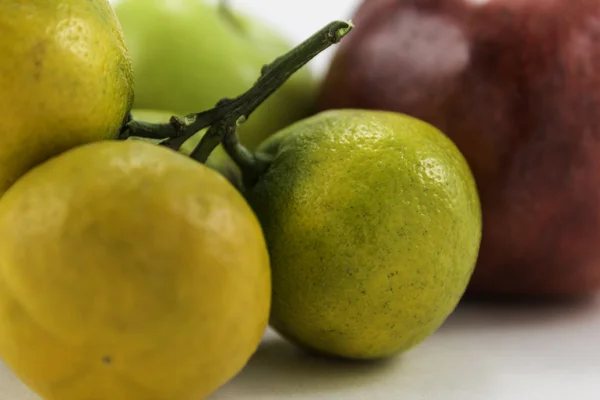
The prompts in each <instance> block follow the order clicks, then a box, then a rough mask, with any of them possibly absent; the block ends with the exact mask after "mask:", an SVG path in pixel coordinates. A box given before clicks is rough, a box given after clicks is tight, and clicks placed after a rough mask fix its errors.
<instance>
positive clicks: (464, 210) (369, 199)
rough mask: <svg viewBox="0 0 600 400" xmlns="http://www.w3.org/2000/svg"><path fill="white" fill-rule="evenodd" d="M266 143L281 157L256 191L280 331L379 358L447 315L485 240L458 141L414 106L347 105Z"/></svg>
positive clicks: (305, 342)
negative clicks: (415, 113)
mask: <svg viewBox="0 0 600 400" xmlns="http://www.w3.org/2000/svg"><path fill="white" fill-rule="evenodd" d="M258 152H259V153H263V156H264V157H269V158H271V159H272V164H271V165H270V167H269V168H268V169H267V170H266V172H265V173H264V174H263V175H262V177H261V179H260V180H259V182H258V183H257V184H256V185H255V186H254V187H253V188H251V189H250V190H249V192H248V193H247V197H248V200H249V201H250V203H251V204H252V206H253V207H254V210H255V212H256V213H257V215H258V217H259V220H260V221H261V223H262V226H263V230H264V232H265V237H266V239H267V244H268V247H269V252H270V255H271V268H272V279H273V299H272V313H271V323H272V325H273V327H274V328H275V329H277V330H278V331H279V332H280V333H282V334H283V335H284V336H285V337H287V338H288V339H290V340H291V341H293V342H295V343H297V344H299V345H300V346H302V347H305V348H307V349H310V350H312V351H315V352H318V353H324V354H329V355H334V356H341V357H347V358H357V359H368V358H380V357H386V356H391V355H393V354H397V353H399V352H401V351H404V350H407V349H409V348H411V347H412V346H414V345H416V344H417V343H419V342H421V341H422V340H424V339H425V338H426V337H428V336H429V335H430V334H432V333H433V332H434V331H435V330H436V329H437V328H438V327H439V326H440V325H441V324H442V323H443V321H444V320H445V319H446V317H447V316H448V315H449V314H450V312H451V311H452V310H453V309H454V308H455V306H456V305H457V303H458V301H459V299H460V298H461V296H462V294H463V292H464V290H465V288H466V286H467V282H468V280H469V278H470V276H471V274H472V271H473V268H474V265H475V261H476V258H477V252H478V249H479V243H480V239H481V212H480V204H479V198H478V195H477V190H476V186H475V182H474V179H473V176H472V175H471V172H470V170H469V167H468V165H467V163H466V162H465V160H464V158H463V156H462V154H461V153H460V152H459V151H458V150H457V148H456V147H455V146H454V144H453V143H452V142H451V141H450V140H449V139H447V138H446V137H445V136H444V135H443V134H442V133H441V132H440V131H438V130H437V129H435V128H434V127H432V126H431V125H428V124H426V123H424V122H422V121H420V120H417V119H414V118H411V117H408V116H405V115H401V114H395V113H389V112H382V111H365V110H337V111H328V112H323V113H320V114H317V115H316V116H314V117H311V118H308V119H305V120H303V121H300V122H297V123H295V124H293V125H291V126H289V127H288V128H286V129H284V130H283V131H281V132H279V133H277V134H275V135H274V136H273V137H271V138H270V139H268V140H267V141H266V142H265V143H264V144H263V145H262V146H261V147H259V149H258Z"/></svg>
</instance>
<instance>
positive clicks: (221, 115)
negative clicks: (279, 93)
mask: <svg viewBox="0 0 600 400" xmlns="http://www.w3.org/2000/svg"><path fill="white" fill-rule="evenodd" d="M352 27H353V25H352V23H351V22H345V21H334V22H331V23H329V24H328V25H326V26H325V27H324V28H322V29H321V30H319V31H318V32H317V33H315V34H314V35H312V36H311V37H310V38H308V39H307V40H306V41H304V42H302V43H301V44H300V45H298V46H296V47H295V48H293V49H292V50H290V51H289V52H288V53H286V54H284V55H283V56H281V57H278V58H276V59H275V60H274V61H273V62H272V63H271V64H269V65H265V66H263V68H262V70H261V74H260V76H259V78H258V80H257V81H256V82H255V83H254V85H253V86H252V87H251V88H250V89H249V90H248V91H246V92H245V93H243V94H242V95H240V96H238V97H236V98H234V99H222V100H221V101H219V102H218V103H217V104H216V106H215V107H213V108H211V109H209V110H206V111H202V112H200V113H196V114H189V115H187V116H185V117H184V118H178V117H172V118H171V121H170V122H169V123H166V124H149V123H145V122H138V121H131V122H129V124H128V125H127V127H126V129H124V131H123V132H122V133H121V136H120V138H121V139H125V138H127V137H129V136H138V137H151V138H153V139H167V140H165V141H164V142H162V143H161V144H162V145H164V146H167V147H169V148H172V149H175V150H177V149H179V147H181V145H182V144H183V143H184V142H185V141H186V140H188V139H189V138H190V137H192V136H193V135H194V134H195V133H196V132H199V131H200V130H202V129H204V128H207V127H209V126H210V128H209V129H208V131H207V132H206V134H205V135H204V136H203V137H202V140H201V141H200V143H199V144H198V146H197V147H196V148H195V149H194V150H193V152H192V154H191V157H192V158H194V159H196V160H198V161H200V162H205V161H206V159H207V158H208V156H209V155H210V153H211V152H212V151H213V150H214V149H215V147H217V146H218V145H219V143H221V141H223V145H224V147H225V150H226V151H227V152H228V153H229V155H230V156H231V157H232V158H233V160H234V161H235V162H236V163H237V164H238V165H239V166H240V168H241V169H242V172H243V173H246V174H250V175H253V174H254V173H255V172H256V169H257V166H256V157H254V156H253V155H252V153H250V152H249V151H248V150H247V149H245V148H244V147H243V146H242V145H241V144H240V143H239V140H238V139H237V135H236V128H237V125H238V124H241V123H243V122H244V121H245V120H246V119H247V118H248V117H249V116H250V114H251V113H252V112H253V111H254V110H255V109H256V108H257V107H258V106H259V105H260V104H261V103H262V102H263V101H265V100H266V99H267V98H268V97H269V96H270V95H271V94H272V93H273V92H275V91H276V90H277V89H278V88H279V87H280V86H281V85H282V84H283V83H284V82H285V81H286V80H287V79H288V78H289V77H290V76H291V75H292V74H293V73H294V72H296V71H297V70H298V69H300V68H301V67H302V66H304V65H305V64H306V63H308V62H309V61H310V60H311V59H313V58H314V57H315V56H316V55H318V54H319V53H321V52H322V51H323V50H325V49H327V48H328V47H329V46H331V45H333V44H335V43H338V42H339V41H340V40H341V39H342V38H343V37H344V36H345V35H346V34H347V33H348V32H350V30H351V29H352ZM226 137H227V139H226V140H225V138H226Z"/></svg>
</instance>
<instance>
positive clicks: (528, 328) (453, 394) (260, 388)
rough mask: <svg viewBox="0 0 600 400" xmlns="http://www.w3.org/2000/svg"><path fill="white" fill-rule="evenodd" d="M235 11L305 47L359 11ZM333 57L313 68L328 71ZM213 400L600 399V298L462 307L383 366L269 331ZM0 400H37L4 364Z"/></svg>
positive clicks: (299, 7)
mask: <svg viewBox="0 0 600 400" xmlns="http://www.w3.org/2000/svg"><path fill="white" fill-rule="evenodd" d="M231 3H232V5H233V6H235V7H240V8H242V9H245V10H248V11H250V12H253V13H256V14H257V15H259V16H261V17H262V18H264V19H265V20H266V21H268V22H269V23H271V24H273V25H274V26H276V27H278V28H279V29H280V30H281V31H282V32H283V33H284V34H285V35H286V36H288V37H289V38H290V39H291V40H292V41H294V42H299V41H302V40H304V39H305V38H306V37H308V36H309V35H310V34H312V33H313V32H315V31H316V30H318V29H319V28H321V27H322V26H323V25H325V24H326V23H328V22H329V21H331V20H333V19H348V18H349V17H350V15H351V12H352V10H353V9H354V7H355V6H356V4H357V3H358V2H357V1H355V0H338V1H333V0H320V1H318V2H317V1H312V0H311V1H309V0H307V1H299V0H296V1H291V0H252V1H250V0H246V1H241V0H239V1H232V2H231ZM331 52H332V51H328V52H326V53H325V54H323V55H320V56H318V57H317V58H316V59H315V60H313V62H311V64H310V65H309V67H310V68H311V69H313V70H315V71H317V72H321V71H322V70H323V68H324V67H325V66H326V65H327V61H328V60H329V57H330V56H331ZM165 368H169V366H168V365H165ZM211 399H212V400H239V399H241V400H244V399H248V400H270V399H273V400H277V399H290V400H294V399H323V400H326V399H327V400H338V399H339V400H352V399H368V400H378V399H382V400H396V399H402V400H566V399H573V400H598V399H600V299H595V300H590V301H582V302H571V303H565V304H546V305H543V304H538V305H531V304H530V305H517V304H513V305H499V304H495V305H493V304H468V303H467V304H461V305H459V307H458V309H457V310H456V312H455V313H454V314H453V315H452V316H450V318H449V319H448V320H447V322H446V323H445V324H444V325H443V327H442V328H441V329H440V330H439V331H438V332H437V333H436V334H435V335H433V336H432V337H431V338H429V339H428V340H426V341H425V342H424V343H422V344H421V345H420V346H418V347H417V348H415V349H413V350H412V351H409V352H408V353H406V354H404V355H402V356H400V357H397V358H395V359H392V360H389V361H388V362H384V363H376V364H356V363H350V364H348V363H339V362H332V361H325V360H322V359H314V358H311V357H308V356H306V355H304V354H302V353H300V352H298V351H296V350H295V349H294V348H293V347H292V346H291V345H289V344H287V343H286V342H284V341H283V340H281V339H280V338H278V337H277V336H276V335H275V334H273V333H272V332H270V331H269V332H268V333H267V335H266V336H265V339H264V341H263V344H262V346H261V347H260V348H259V350H258V351H257V353H256V355H255V356H254V357H253V359H252V360H251V361H250V363H249V364H248V366H247V367H246V369H245V370H244V371H242V373H240V374H239V375H238V376H237V377H236V378H235V379H234V380H233V381H232V382H230V383H229V384H228V385H226V386H225V387H224V388H222V389H221V390H220V391H219V392H218V393H216V394H215V395H213V396H212V397H211ZM0 400H38V398H37V397H36V396H34V395H33V394H31V393H30V392H29V391H27V389H25V387H24V386H23V385H22V384H21V383H19V382H18V381H17V380H16V379H15V378H14V377H13V376H12V375H11V374H10V372H9V371H8V370H7V369H6V368H5V367H3V366H2V364H0ZM106 400H110V399H106ZM132 400H137V399H132Z"/></svg>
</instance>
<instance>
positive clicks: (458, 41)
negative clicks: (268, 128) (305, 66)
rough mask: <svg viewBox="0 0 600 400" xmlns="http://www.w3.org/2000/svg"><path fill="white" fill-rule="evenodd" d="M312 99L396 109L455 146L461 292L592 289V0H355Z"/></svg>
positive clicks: (596, 35) (598, 175)
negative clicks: (459, 155) (463, 272)
mask: <svg viewBox="0 0 600 400" xmlns="http://www.w3.org/2000/svg"><path fill="white" fill-rule="evenodd" d="M353 20H354V22H355V24H356V28H355V29H354V31H353V32H352V34H351V35H349V36H348V38H347V40H345V41H343V42H342V43H341V45H340V47H339V48H338V49H337V52H336V54H335V56H334V59H333V62H332V65H331V67H330V69H329V72H328V75H327V77H326V79H325V82H324V85H323V87H322V92H321V94H320V109H331V108H346V107H355V108H368V109H382V110H393V111H398V112H403V113H407V114H410V115H412V116H415V117H418V118H421V119H423V120H425V121H427V122H430V123H431V124H433V125H435V126H436V127H438V128H439V129H441V130H442V131H443V132H445V133H446V134H447V135H448V136H449V137H450V138H451V139H452V140H453V141H455V143H456V144H457V145H458V147H459V148H460V149H461V151H462V152H463V153H464V155H465V156H466V158H467V160H468V162H469V164H470V166H471V168H472V170H473V172H474V175H475V177H476V180H477V184H478V187H479V191H480V197H481V201H482V206H483V243H482V247H481V251H480V254H479V261H478V265H477V268H476V269H475V274H474V276H473V279H472V282H471V285H470V288H469V291H468V292H469V293H472V294H500V295H566V294H584V293H588V292H592V291H595V290H597V289H598V288H600V246H599V245H598V243H599V242H600V185H599V182H600V157H598V153H599V152H600V69H599V68H598V66H600V22H599V21H600V2H598V1H597V0H574V1H569V2H566V1H558V0H546V1H534V0H529V1H526V0H522V1H513V0H490V1H474V0H472V1H467V0H419V1H416V0H369V1H366V2H364V3H363V4H362V6H361V7H360V8H359V9H358V10H357V12H356V14H355V16H354V17H353Z"/></svg>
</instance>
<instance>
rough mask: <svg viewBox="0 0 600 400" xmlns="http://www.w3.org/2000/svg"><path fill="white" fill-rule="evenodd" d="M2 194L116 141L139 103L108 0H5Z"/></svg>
mask: <svg viewBox="0 0 600 400" xmlns="http://www.w3.org/2000/svg"><path fill="white" fill-rule="evenodd" d="M0 60H2V61H1V62H0V88H1V90H0V194H2V193H3V192H5V191H6V189H7V188H8V187H9V186H10V185H11V184H12V183H13V182H14V181H15V180H16V179H18V177H19V176H21V175H23V174H24V173H25V172H26V171H27V170H29V169H30V168H31V167H33V166H34V165H37V164H39V163H40V162H42V161H44V160H46V159H48V158H49V157H51V156H54V155H56V154H59V153H61V152H63V151H65V150H67V149H69V148H72V147H75V146H77V145H80V144H83V143H87V142H91V141H96V140H101V139H105V138H111V137H114V136H115V135H116V134H117V133H118V131H119V128H120V126H121V124H122V123H123V120H124V119H125V117H126V115H127V113H128V112H129V109H130V108H131V104H132V101H133V74H132V69H131V62H130V59H129V55H128V51H127V49H126V47H125V42H124V40H123V35H122V32H121V27H120V25H119V22H118V21H117V19H116V16H115V14H114V12H113V10H112V7H111V5H110V4H109V3H108V1H107V0H88V1H81V0H61V1H48V0H28V1H24V0H3V1H2V2H0Z"/></svg>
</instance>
